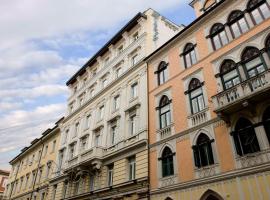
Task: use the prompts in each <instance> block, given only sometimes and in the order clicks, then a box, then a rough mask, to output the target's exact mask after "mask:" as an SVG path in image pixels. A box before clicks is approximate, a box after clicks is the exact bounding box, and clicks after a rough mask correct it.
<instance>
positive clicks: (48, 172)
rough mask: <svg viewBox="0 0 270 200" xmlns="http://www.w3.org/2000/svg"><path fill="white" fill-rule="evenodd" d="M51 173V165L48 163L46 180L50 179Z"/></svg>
mask: <svg viewBox="0 0 270 200" xmlns="http://www.w3.org/2000/svg"><path fill="white" fill-rule="evenodd" d="M50 173H51V163H48V164H47V171H46V176H45V178H46V179H48V178H50Z"/></svg>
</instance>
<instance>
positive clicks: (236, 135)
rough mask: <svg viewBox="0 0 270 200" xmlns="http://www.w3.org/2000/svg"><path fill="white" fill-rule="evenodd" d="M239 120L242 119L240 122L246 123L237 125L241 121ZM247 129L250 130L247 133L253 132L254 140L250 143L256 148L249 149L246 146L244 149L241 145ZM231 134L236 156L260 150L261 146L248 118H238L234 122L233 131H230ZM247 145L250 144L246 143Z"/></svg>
mask: <svg viewBox="0 0 270 200" xmlns="http://www.w3.org/2000/svg"><path fill="white" fill-rule="evenodd" d="M240 120H244V121H243V122H242V123H247V124H243V125H239V124H238V123H240V122H241V121H240ZM238 126H239V127H238ZM241 126H243V127H241ZM244 126H245V127H244ZM247 131H250V132H248V134H250V135H251V134H254V136H255V139H256V140H254V144H252V145H255V146H254V147H255V148H258V149H255V150H253V151H252V150H249V149H248V148H245V149H244V146H243V145H242V143H243V142H242V140H245V139H246V137H247ZM231 135H232V138H233V141H234V146H235V151H236V154H237V155H238V156H240V157H242V156H246V155H249V154H253V153H257V152H260V151H261V147H260V144H259V141H258V138H257V135H256V131H255V128H254V125H253V124H252V122H251V121H250V120H249V119H247V118H239V119H238V120H237V122H236V125H235V128H234V131H233V132H232V133H231ZM241 136H242V138H241ZM252 141H253V140H252ZM248 145H251V144H248ZM246 146H247V145H246Z"/></svg>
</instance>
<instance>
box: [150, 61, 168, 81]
mask: <svg viewBox="0 0 270 200" xmlns="http://www.w3.org/2000/svg"><path fill="white" fill-rule="evenodd" d="M168 65H169V63H166V62H165V61H161V62H160V63H159V65H158V68H157V71H155V72H154V73H155V74H157V82H158V85H162V84H164V83H166V82H167V80H168Z"/></svg>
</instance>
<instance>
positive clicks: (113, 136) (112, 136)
mask: <svg viewBox="0 0 270 200" xmlns="http://www.w3.org/2000/svg"><path fill="white" fill-rule="evenodd" d="M116 129H117V126H116V124H114V125H113V126H112V127H111V145H114V144H115V139H116Z"/></svg>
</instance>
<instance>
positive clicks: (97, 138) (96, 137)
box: [95, 133, 100, 147]
mask: <svg viewBox="0 0 270 200" xmlns="http://www.w3.org/2000/svg"><path fill="white" fill-rule="evenodd" d="M95 146H96V147H98V146H100V133H96V134H95Z"/></svg>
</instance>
